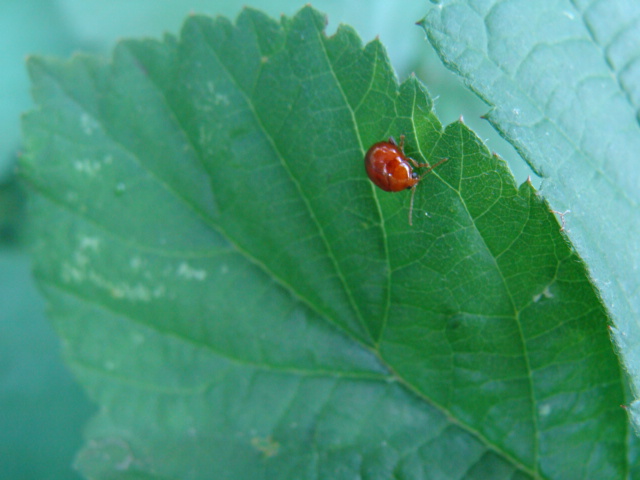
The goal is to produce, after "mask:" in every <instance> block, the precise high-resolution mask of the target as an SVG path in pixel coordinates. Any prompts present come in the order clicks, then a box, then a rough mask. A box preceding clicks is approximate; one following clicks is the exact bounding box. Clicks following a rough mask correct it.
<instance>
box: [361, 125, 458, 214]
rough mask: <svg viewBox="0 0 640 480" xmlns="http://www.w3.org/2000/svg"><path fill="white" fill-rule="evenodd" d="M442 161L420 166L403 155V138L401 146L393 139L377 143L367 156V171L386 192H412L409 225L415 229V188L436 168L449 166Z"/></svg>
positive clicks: (372, 179)
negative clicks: (416, 170)
mask: <svg viewBox="0 0 640 480" xmlns="http://www.w3.org/2000/svg"><path fill="white" fill-rule="evenodd" d="M447 160H448V158H443V159H442V160H440V161H439V162H438V163H436V164H435V165H430V164H429V163H418V162H416V161H415V160H414V159H413V158H411V157H408V156H406V155H405V153H404V135H401V136H400V144H399V145H398V144H397V143H396V141H395V139H394V138H393V137H390V138H389V140H388V141H386V142H378V143H374V144H373V145H372V146H371V148H369V150H367V153H366V155H365V156H364V168H365V169H366V171H367V175H368V176H369V179H370V180H371V181H372V182H373V183H374V184H375V185H376V186H378V187H379V188H381V189H382V190H384V191H385V192H400V191H402V190H412V192H411V201H410V202H409V225H413V221H412V218H411V217H412V213H413V197H414V195H415V193H416V186H417V185H418V183H420V182H421V181H422V179H423V178H424V177H425V176H426V175H427V174H429V173H430V172H431V171H432V170H433V169H434V168H436V167H437V166H439V165H441V164H443V163H444V162H446V161H447ZM414 167H415V168H427V170H426V171H425V172H423V173H422V174H421V175H418V173H416V172H414V171H413V168H414Z"/></svg>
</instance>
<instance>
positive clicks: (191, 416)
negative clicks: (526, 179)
mask: <svg viewBox="0 0 640 480" xmlns="http://www.w3.org/2000/svg"><path fill="white" fill-rule="evenodd" d="M323 28H324V19H323V17H322V16H321V15H320V14H318V13H317V12H315V11H314V10H313V9H311V8H310V7H307V8H304V9H303V10H301V11H300V12H299V13H298V14H297V15H296V16H294V17H293V18H286V17H283V18H282V20H281V22H280V23H277V22H275V21H273V20H271V19H270V18H268V17H266V16H264V15H263V14H261V13H259V12H257V11H253V10H245V11H244V12H243V13H242V14H241V15H240V17H239V18H238V20H237V23H236V24H235V25H233V24H231V23H230V22H229V21H227V20H226V19H224V18H217V19H215V20H214V19H210V18H207V17H201V16H192V17H190V18H189V19H188V20H187V21H186V23H185V25H184V28H183V30H182V33H181V35H180V38H179V39H177V38H174V37H172V36H167V37H165V39H164V40H163V41H162V42H156V41H150V40H147V41H125V42H122V43H120V44H119V45H118V46H117V48H116V50H115V53H114V56H113V59H112V61H111V62H109V63H107V62H104V61H102V60H100V59H98V58H95V57H87V56H78V57H75V58H74V59H72V60H71V61H67V62H64V61H58V60H50V59H49V60H45V59H39V58H34V59H32V60H31V61H30V63H29V68H30V72H31V75H32V78H33V82H34V95H35V97H36V100H37V103H38V105H39V109H38V110H37V111H34V112H31V113H30V114H28V115H27V116H26V117H25V121H24V127H25V132H26V138H27V143H28V147H29V151H28V154H27V155H26V156H25V157H24V159H23V161H22V164H21V168H22V172H23V175H24V177H25V178H26V180H27V181H28V182H29V184H30V185H31V187H32V191H33V195H32V209H33V212H34V214H35V216H36V224H37V228H38V230H39V238H40V240H39V242H38V243H37V245H36V247H35V249H34V250H35V251H34V254H35V262H36V271H37V275H38V278H39V280H40V282H41V284H42V287H43V289H44V291H45V293H46V294H47V298H48V301H49V303H50V308H51V312H52V316H53V318H54V320H55V323H56V325H57V329H58V330H59V331H60V332H61V335H62V336H63V338H64V341H65V344H66V354H67V357H68V359H69V362H70V364H71V366H72V368H73V369H74V371H75V372H76V374H77V375H78V377H79V379H80V380H81V381H82V383H83V384H84V385H85V386H86V387H87V389H88V390H89V392H90V394H91V395H92V397H93V398H94V399H95V401H96V402H98V403H99V405H100V406H101V410H100V414H99V415H98V416H97V417H96V418H95V419H94V421H93V422H92V423H91V425H90V427H89V429H88V433H87V435H88V443H87V445H86V447H85V448H84V450H83V451H82V452H81V453H80V455H79V458H78V465H79V468H80V469H81V470H82V471H83V472H84V473H85V475H87V477H89V478H118V479H121V478H185V477H187V478H212V477H215V478H217V479H227V478H228V479H245V478H246V479H249V478H251V479H259V478H264V479H279V480H280V479H287V478H291V479H294V478H295V479H305V478H322V479H332V480H335V479H347V478H349V479H352V478H367V479H388V478H398V479H418V478H445V479H457V478H478V479H480V478H483V479H484V478H492V479H500V478H559V479H563V480H564V479H571V478H624V477H625V475H626V474H627V473H628V471H629V469H630V468H631V466H630V462H631V461H630V460H629V459H630V458H634V457H633V456H634V455H635V452H636V449H635V445H634V444H632V443H631V440H630V437H629V430H628V424H627V422H626V415H625V413H624V411H623V409H621V408H620V406H619V405H620V404H621V403H622V402H623V398H624V391H623V390H624V384H623V381H622V372H621V371H620V368H619V365H618V362H617V359H616V357H615V355H614V353H613V351H612V346H611V343H610V341H609V337H608V331H607V325H606V316H605V312H604V310H603V308H602V306H601V304H600V303H599V301H598V297H597V295H596V294H595V292H594V291H593V289H592V287H591V285H590V284H589V282H588V280H587V278H586V274H585V270H584V266H583V265H582V263H581V262H580V261H579V259H578V258H577V257H576V255H575V254H574V253H573V252H572V251H571V249H570V248H569V247H568V246H567V244H566V241H565V239H564V238H563V237H562V235H561V233H560V227H559V225H558V224H557V222H556V220H555V218H554V216H553V215H552V214H551V213H550V212H549V211H548V208H547V207H546V205H545V204H544V202H543V201H542V200H541V199H540V198H539V197H538V196H537V195H536V193H535V191H534V190H533V188H532V187H531V186H530V185H529V184H527V183H525V184H524V185H522V186H521V187H520V188H516V186H515V185H514V182H513V179H512V177H511V175H510V173H509V171H508V170H507V169H506V166H505V165H504V162H503V161H501V160H500V159H498V158H497V157H495V156H492V155H490V154H489V152H488V151H487V149H486V148H485V147H484V146H483V145H482V143H481V142H480V141H479V140H478V139H477V137H475V136H474V135H473V133H472V132H471V131H469V129H467V128H466V127H465V126H464V125H463V124H462V123H460V122H457V123H454V124H452V125H450V126H448V127H447V128H445V129H443V128H442V126H441V125H440V123H439V121H438V119H437V118H436V117H435V115H434V114H433V112H432V103H431V100H430V98H429V96H428V94H427V92H426V91H425V89H424V87H423V86H422V85H421V84H420V83H419V82H418V81H417V80H416V79H415V78H413V77H412V78H409V79H408V80H407V81H405V82H404V83H402V84H401V85H398V83H397V81H396V79H395V76H394V74H393V71H392V70H391V68H390V66H389V62H388V60H387V58H386V55H385V52H384V49H383V48H382V46H381V45H380V43H379V42H377V41H374V42H372V43H370V44H368V45H366V46H365V47H364V48H363V47H362V45H361V43H360V40H359V39H358V37H357V36H356V35H355V33H354V32H353V31H352V30H351V29H350V28H349V27H344V26H343V27H340V28H339V30H338V32H337V33H336V34H335V35H334V36H332V37H327V36H325V35H324V33H323ZM403 134H404V135H406V144H407V145H406V150H407V153H408V154H410V155H412V156H413V157H414V158H416V159H417V160H419V161H429V162H431V163H434V162H436V161H437V160H439V159H440V158H445V157H446V158H448V159H449V160H448V161H447V162H446V163H444V164H443V165H441V166H440V167H438V169H437V170H436V171H434V172H433V173H432V174H430V175H429V176H428V177H426V178H425V179H424V181H423V182H422V183H421V184H420V185H419V187H418V190H417V194H416V202H415V209H414V221H413V223H414V226H413V227H411V226H410V225H409V222H408V218H407V214H408V205H409V196H410V193H409V192H402V193H398V194H390V193H386V192H383V191H380V190H378V189H376V188H375V187H374V186H373V185H372V184H371V182H370V181H369V180H368V179H367V177H366V175H365V172H364V168H363V157H364V153H365V151H366V149H367V148H368V147H369V145H371V144H372V143H374V142H376V141H380V140H382V139H385V138H387V137H388V136H389V135H395V136H396V138H398V137H399V136H400V135H403Z"/></svg>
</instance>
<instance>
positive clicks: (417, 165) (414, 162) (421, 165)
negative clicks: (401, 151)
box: [405, 157, 431, 168]
mask: <svg viewBox="0 0 640 480" xmlns="http://www.w3.org/2000/svg"><path fill="white" fill-rule="evenodd" d="M405 158H406V159H407V160H409V161H410V162H411V164H412V165H413V166H414V167H416V168H424V167H431V165H429V163H418V162H416V161H415V160H414V159H413V158H411V157H405Z"/></svg>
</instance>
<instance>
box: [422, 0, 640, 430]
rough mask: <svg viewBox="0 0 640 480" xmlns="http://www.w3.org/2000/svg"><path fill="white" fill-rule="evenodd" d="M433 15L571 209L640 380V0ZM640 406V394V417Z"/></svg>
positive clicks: (499, 121)
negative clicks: (639, 167)
mask: <svg viewBox="0 0 640 480" xmlns="http://www.w3.org/2000/svg"><path fill="white" fill-rule="evenodd" d="M423 26H424V28H425V30H426V32H427V35H428V37H429V39H430V41H431V42H432V43H433V45H434V46H435V47H436V49H437V50H438V52H439V54H440V56H441V57H442V59H443V60H444V62H445V63H446V64H448V65H449V66H450V68H452V69H453V70H454V71H456V72H458V73H459V74H460V75H461V76H462V77H463V78H464V80H465V81H466V82H467V83H468V85H469V86H470V87H471V88H472V89H473V90H474V91H476V92H477V93H478V95H480V96H481V97H482V98H484V99H485V100H486V101H487V103H489V104H490V105H491V106H492V107H493V108H492V109H491V111H490V112H489V113H488V114H487V118H488V119H489V121H490V122H491V123H492V124H493V125H494V126H495V127H496V128H497V129H498V130H499V131H500V132H501V133H502V135H503V136H504V137H505V138H506V139H507V140H509V141H510V142H511V143H512V144H513V145H514V146H515V147H516V148H517V149H518V151H519V152H520V153H521V155H522V156H523V157H524V158H525V159H526V160H527V161H528V162H529V164H530V165H531V167H532V168H533V169H534V170H535V171H537V172H538V173H539V174H540V175H541V176H542V177H543V183H542V187H541V193H542V194H543V195H544V197H545V198H546V199H547V200H548V201H549V203H550V205H551V206H552V207H553V208H554V209H555V210H557V211H560V212H565V211H567V212H569V213H567V214H566V215H565V217H564V218H565V220H566V225H567V235H568V236H569V237H570V238H571V241H572V243H573V245H574V246H575V248H576V250H577V251H578V253H579V254H580V256H581V257H582V258H583V259H584V260H585V262H586V263H587V265H588V267H589V272H590V275H591V278H592V280H593V282H594V283H595V285H596V286H597V288H598V290H599V292H600V294H601V295H602V298H603V299H604V301H605V304H606V306H607V309H608V311H609V312H610V313H611V315H612V318H613V319H614V323H615V328H614V329H613V330H612V331H613V334H614V337H615V340H616V343H617V344H618V347H619V350H620V353H621V355H622V357H623V359H624V363H625V366H626V368H627V370H628V371H629V372H630V374H631V379H632V383H633V385H634V387H635V390H636V391H639V390H640V358H639V357H638V352H639V351H640V348H639V347H640V323H639V322H638V318H640V276H639V275H638V271H640V248H638V242H637V241H635V239H637V238H640V189H639V188H638V186H639V185H640V169H638V167H637V164H638V159H637V157H638V153H637V152H638V151H639V149H640V125H639V123H638V118H640V117H639V116H638V115H639V109H640V50H639V49H638V46H639V45H640V3H638V2H629V1H626V0H612V1H609V0H607V1H604V0H598V1H584V0H580V1H572V2H546V1H545V2H526V1H520V0H509V1H487V2H482V3H478V2H475V1H467V0H445V1H443V2H439V4H438V5H436V6H432V7H431V9H430V11H429V13H428V14H427V16H426V17H425V19H424V21H423ZM632 239H633V240H632ZM636 397H637V395H636ZM639 409H640V403H639V402H637V401H634V402H633V403H632V405H631V409H630V411H631V413H632V418H633V419H634V422H635V424H636V426H637V427H638V426H640V420H639V418H640V417H639V416H638V411H639Z"/></svg>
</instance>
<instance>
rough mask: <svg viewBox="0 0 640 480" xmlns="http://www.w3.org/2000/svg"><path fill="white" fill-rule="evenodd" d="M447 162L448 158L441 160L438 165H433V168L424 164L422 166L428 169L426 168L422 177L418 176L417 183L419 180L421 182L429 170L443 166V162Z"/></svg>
mask: <svg viewBox="0 0 640 480" xmlns="http://www.w3.org/2000/svg"><path fill="white" fill-rule="evenodd" d="M447 160H449V159H448V158H443V159H442V160H440V161H439V162H438V163H436V164H435V165H433V166H431V165H429V164H428V163H426V164H422V165H425V166H428V168H427V171H426V172H424V173H423V174H422V175H420V178H419V179H418V182H419V181H420V180H422V179H423V178H424V177H425V176H426V175H428V174H429V173H430V172H431V170H433V169H434V168H436V167H438V166H440V165H442V164H443V163H444V162H446V161H447Z"/></svg>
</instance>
